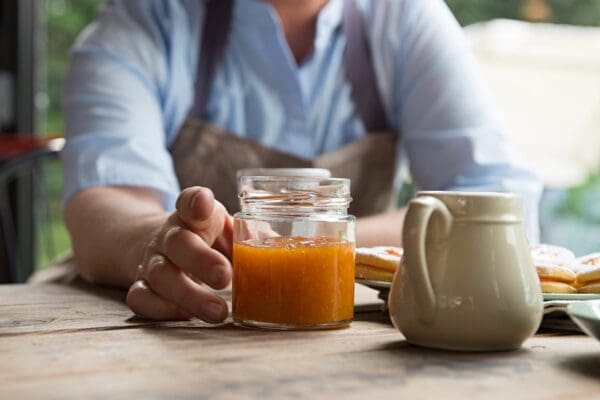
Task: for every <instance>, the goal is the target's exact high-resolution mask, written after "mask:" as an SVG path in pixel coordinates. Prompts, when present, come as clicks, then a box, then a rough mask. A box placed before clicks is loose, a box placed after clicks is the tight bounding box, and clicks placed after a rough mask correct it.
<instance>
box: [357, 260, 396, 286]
mask: <svg viewBox="0 0 600 400" xmlns="http://www.w3.org/2000/svg"><path fill="white" fill-rule="evenodd" d="M355 276H356V277H357V278H360V279H367V280H370V281H386V282H391V281H392V279H393V278H394V273H393V272H391V271H386V270H384V269H379V268H375V267H372V266H369V265H364V264H356V266H355Z"/></svg>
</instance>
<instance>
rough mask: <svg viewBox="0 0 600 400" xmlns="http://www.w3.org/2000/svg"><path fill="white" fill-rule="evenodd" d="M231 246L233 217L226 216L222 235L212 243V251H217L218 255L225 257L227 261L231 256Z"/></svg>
mask: <svg viewBox="0 0 600 400" xmlns="http://www.w3.org/2000/svg"><path fill="white" fill-rule="evenodd" d="M232 246H233V217H232V216H231V215H227V216H226V218H225V226H223V233H222V234H221V235H219V237H218V238H217V240H215V242H214V243H213V249H216V250H218V251H219V252H220V253H222V254H223V255H225V257H227V258H228V259H229V260H231V256H232Z"/></svg>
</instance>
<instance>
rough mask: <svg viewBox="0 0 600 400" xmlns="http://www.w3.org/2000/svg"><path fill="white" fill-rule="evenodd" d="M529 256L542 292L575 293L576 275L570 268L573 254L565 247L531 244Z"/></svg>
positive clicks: (573, 258)
mask: <svg viewBox="0 0 600 400" xmlns="http://www.w3.org/2000/svg"><path fill="white" fill-rule="evenodd" d="M529 250H530V251H531V258H532V259H533V265H535V269H536V270H537V273H538V276H539V278H540V284H541V286H542V292H544V293H577V288H576V287H575V282H576V279H577V275H576V274H575V272H574V271H573V269H572V268H571V266H572V265H573V263H575V254H573V252H572V251H571V250H569V249H567V248H565V247H561V246H554V245H549V244H539V245H536V246H531V247H530V248H529Z"/></svg>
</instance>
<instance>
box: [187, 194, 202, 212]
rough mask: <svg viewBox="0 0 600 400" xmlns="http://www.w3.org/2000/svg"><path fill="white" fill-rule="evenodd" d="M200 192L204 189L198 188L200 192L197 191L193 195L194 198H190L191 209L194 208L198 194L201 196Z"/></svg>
mask: <svg viewBox="0 0 600 400" xmlns="http://www.w3.org/2000/svg"><path fill="white" fill-rule="evenodd" d="M200 193H202V190H198V192H196V194H195V195H193V196H192V199H191V200H190V209H193V208H194V205H195V204H196V200H197V199H198V196H200Z"/></svg>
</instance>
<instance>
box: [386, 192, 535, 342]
mask: <svg viewBox="0 0 600 400" xmlns="http://www.w3.org/2000/svg"><path fill="white" fill-rule="evenodd" d="M522 209H523V206H522V201H521V199H520V198H519V197H518V196H516V195H514V194H504V193H476V192H420V193H418V195H417V197H415V198H414V199H413V200H411V201H410V202H409V205H408V211H407V214H406V219H405V222H404V230H403V241H404V258H403V259H402V262H401V265H400V267H399V268H398V271H397V273H396V275H395V276H394V280H393V283H392V288H391V291H390V296H389V300H388V301H389V309H390V316H391V318H392V321H393V323H394V325H395V326H396V327H397V328H398V329H399V330H400V331H401V332H402V334H403V335H404V336H405V337H406V340H407V341H408V342H410V343H412V344H416V345H421V346H425V347H434V348H442V349H450V350H471V351H489V350H508V349H515V348H519V347H520V346H521V344H522V343H523V341H525V339H527V338H528V337H529V336H531V335H532V334H533V333H534V332H535V331H536V329H537V328H538V326H539V324H540V321H541V318H542V293H541V289H540V283H539V280H538V277H537V274H536V271H535V269H534V267H533V264H532V260H531V256H530V253H529V248H528V244H527V240H526V238H525V233H524V230H523V222H522V218H523V211H522Z"/></svg>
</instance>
